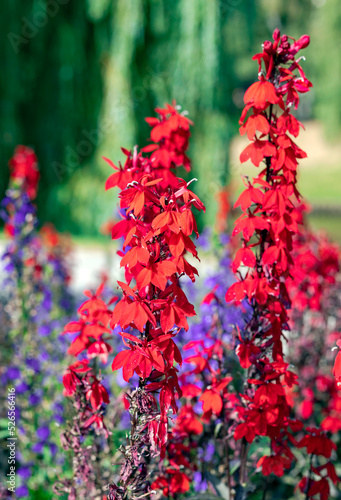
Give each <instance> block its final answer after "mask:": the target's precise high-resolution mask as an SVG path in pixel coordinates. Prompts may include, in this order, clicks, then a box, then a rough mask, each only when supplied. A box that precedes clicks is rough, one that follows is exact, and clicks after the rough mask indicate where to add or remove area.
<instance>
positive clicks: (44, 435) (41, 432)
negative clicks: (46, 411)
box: [36, 425, 50, 441]
mask: <svg viewBox="0 0 341 500" xmlns="http://www.w3.org/2000/svg"><path fill="white" fill-rule="evenodd" d="M36 434H37V436H38V438H39V439H40V440H41V441H47V439H48V438H49V437H50V428H49V427H48V426H47V425H44V426H43V427H39V429H37V432H36Z"/></svg>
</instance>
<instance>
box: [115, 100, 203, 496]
mask: <svg viewBox="0 0 341 500" xmlns="http://www.w3.org/2000/svg"><path fill="white" fill-rule="evenodd" d="M156 111H157V113H158V115H159V117H158V118H147V122H148V123H149V125H150V126H151V127H152V130H151V135H150V139H151V144H149V145H148V146H146V147H145V148H143V149H142V150H141V151H138V150H137V148H135V149H134V151H133V152H130V151H126V150H123V152H124V154H125V155H126V161H125V164H124V166H123V167H122V166H120V167H119V168H118V167H115V165H113V164H112V163H111V162H110V161H109V160H108V161H109V163H110V164H111V166H112V167H113V168H115V169H116V170H118V171H117V172H116V173H114V174H112V175H111V176H110V177H109V179H108V181H107V185H106V187H107V188H111V187H114V186H118V187H119V188H120V189H121V191H120V194H119V198H120V211H121V214H122V220H121V221H120V222H118V223H117V224H115V226H114V227H113V229H112V235H113V238H119V237H124V243H123V251H124V254H123V256H122V260H121V266H122V267H124V269H125V279H126V282H121V281H119V282H118V285H119V287H120V288H121V290H122V293H123V297H122V299H121V300H120V301H119V302H118V303H117V304H116V306H115V309H114V312H113V316H112V319H111V326H112V328H115V327H117V326H119V327H120V328H121V330H122V331H121V332H119V334H120V335H121V336H122V339H123V342H124V345H125V347H126V349H125V350H123V351H121V352H119V353H118V354H117V356H116V357H115V359H114V361H113V364H112V368H113V370H117V369H119V368H123V378H124V379H125V380H126V381H129V380H130V379H131V378H132V376H133V375H134V373H135V374H136V375H137V376H138V377H139V387H138V389H137V390H136V391H134V392H133V393H132V395H131V396H130V398H129V405H130V407H129V412H130V415H131V422H132V432H131V435H130V440H129V441H130V443H129V446H127V447H125V449H124V450H123V453H124V455H125V463H124V465H123V466H122V470H121V479H120V483H119V485H118V486H114V485H112V487H111V497H110V498H115V499H120V498H126V494H127V490H128V489H129V491H134V494H136V493H137V492H138V491H139V488H140V491H141V492H142V493H143V492H146V491H148V484H147V482H146V481H145V476H146V474H145V470H144V468H145V467H144V463H145V456H146V454H147V453H152V454H154V455H155V454H158V453H160V452H161V455H162V456H163V454H164V450H165V445H166V443H167V438H168V413H169V410H170V409H172V411H173V413H176V412H177V410H178V408H177V403H176V400H177V398H179V396H181V390H180V387H179V383H178V376H177V368H176V364H181V362H182V358H181V354H180V351H179V349H178V347H177V346H176V344H175V342H174V340H173V339H174V337H175V335H176V334H177V333H178V332H179V330H180V329H181V328H183V329H185V330H188V322H187V318H188V317H191V316H193V315H194V314H195V312H194V308H193V306H192V305H191V304H190V303H189V302H188V300H187V298H186V295H185V293H184V292H183V290H182V289H181V288H180V286H179V278H180V277H181V276H183V275H187V276H189V277H190V279H191V280H192V281H194V280H195V275H196V274H197V270H196V269H195V267H193V265H192V264H190V263H189V262H188V260H187V259H186V256H185V254H186V253H188V252H189V253H190V254H192V255H193V256H194V257H196V258H197V251H196V247H195V245H194V243H193V241H192V239H191V238H190V236H191V235H192V234H193V233H195V234H196V235H197V236H198V231H197V226H196V222H195V218H194V215H193V212H192V208H193V207H195V208H196V209H198V210H203V209H204V206H203V204H202V203H201V201H200V200H199V199H198V197H197V196H196V195H195V194H194V193H193V192H192V191H191V190H190V189H189V183H186V182H185V181H184V180H182V179H180V178H178V177H176V175H175V174H174V172H173V170H174V169H175V168H176V167H179V166H181V165H183V166H184V167H185V168H186V169H187V170H189V168H190V162H189V159H188V157H187V156H186V149H187V146H188V140H189V136H190V130H189V127H190V124H191V122H190V120H188V118H186V116H185V115H184V114H181V113H180V112H179V110H178V108H177V107H174V106H170V105H167V106H166V108H164V109H156ZM146 153H147V154H146ZM148 153H149V154H148ZM157 394H158V401H157V398H156V395H157ZM137 471H138V472H137ZM141 485H142V486H141Z"/></svg>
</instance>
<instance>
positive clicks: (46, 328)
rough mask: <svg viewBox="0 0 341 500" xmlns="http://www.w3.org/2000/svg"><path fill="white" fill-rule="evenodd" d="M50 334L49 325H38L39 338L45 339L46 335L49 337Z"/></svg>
mask: <svg viewBox="0 0 341 500" xmlns="http://www.w3.org/2000/svg"><path fill="white" fill-rule="evenodd" d="M50 333H51V328H50V326H49V325H40V326H39V327H38V335H40V336H41V337H46V336H47V335H50Z"/></svg>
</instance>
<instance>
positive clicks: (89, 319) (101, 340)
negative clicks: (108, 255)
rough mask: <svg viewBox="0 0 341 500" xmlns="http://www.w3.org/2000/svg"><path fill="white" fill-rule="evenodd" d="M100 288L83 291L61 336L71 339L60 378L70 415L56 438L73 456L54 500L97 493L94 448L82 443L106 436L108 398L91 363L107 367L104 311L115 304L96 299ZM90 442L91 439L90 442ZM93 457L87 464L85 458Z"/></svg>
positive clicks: (94, 442)
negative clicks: (68, 474) (69, 401)
mask: <svg viewBox="0 0 341 500" xmlns="http://www.w3.org/2000/svg"><path fill="white" fill-rule="evenodd" d="M103 289H104V283H102V284H101V285H100V286H99V287H98V288H97V290H96V292H95V293H94V294H92V293H91V292H90V291H88V290H86V291H85V295H86V296H87V300H86V301H85V302H83V304H82V305H81V306H80V307H79V308H78V315H79V319H78V321H71V322H70V323H68V324H67V325H66V326H65V328H64V331H63V334H71V335H72V342H71V345H70V346H69V348H68V351H67V352H68V354H69V355H71V356H73V357H75V358H78V359H77V361H74V362H73V363H72V364H70V365H69V366H68V368H67V370H66V371H65V373H64V375H63V385H64V395H65V396H68V397H70V398H72V401H73V406H74V409H75V411H74V415H73V419H72V422H71V423H70V425H69V427H68V428H67V429H66V430H65V431H64V432H63V433H62V436H61V441H62V445H63V448H64V449H65V450H72V452H73V478H72V480H60V481H59V482H57V483H56V484H55V487H54V490H55V492H56V493H57V494H58V495H59V494H60V495H62V494H63V493H65V492H67V493H68V498H69V500H73V499H77V498H83V497H84V496H85V495H90V497H91V498H95V497H96V496H97V495H99V494H100V492H101V488H102V486H101V484H100V481H101V469H100V468H99V469H98V470H97V469H96V464H97V465H98V463H99V462H100V460H99V456H98V455H99V453H100V450H99V448H100V445H99V442H98V440H96V439H93V440H92V441H91V445H89V443H88V442H87V445H86V446H85V443H84V440H85V438H86V437H87V436H89V435H90V434H91V430H92V429H94V430H95V433H96V434H97V435H99V434H102V436H103V437H104V438H105V439H106V438H107V437H108V431H107V428H106V425H105V423H104V420H103V417H104V414H105V410H106V406H107V405H108V404H109V394H108V392H107V389H106V388H105V387H104V385H103V383H102V377H101V373H100V370H99V367H98V366H97V360H99V361H100V362H101V363H102V364H106V363H107V361H108V355H109V354H110V353H111V352H112V347H111V346H110V344H109V343H108V340H109V338H110V337H111V330H110V329H109V327H108V326H109V321H110V318H111V315H112V311H111V310H110V309H109V306H110V305H111V304H112V303H113V302H115V301H116V300H117V297H113V298H112V299H110V300H109V301H108V304H107V303H106V302H105V301H104V300H103V299H102V297H101V295H102V293H103ZM95 437H96V436H95ZM94 455H95V456H97V458H96V463H95V464H94V463H93V460H92V459H91V456H94Z"/></svg>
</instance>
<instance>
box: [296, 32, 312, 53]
mask: <svg viewBox="0 0 341 500" xmlns="http://www.w3.org/2000/svg"><path fill="white" fill-rule="evenodd" d="M296 43H297V45H298V47H299V50H301V49H305V48H306V47H308V45H309V43H310V36H309V35H302V36H301V38H299V40H297V42H296Z"/></svg>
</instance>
